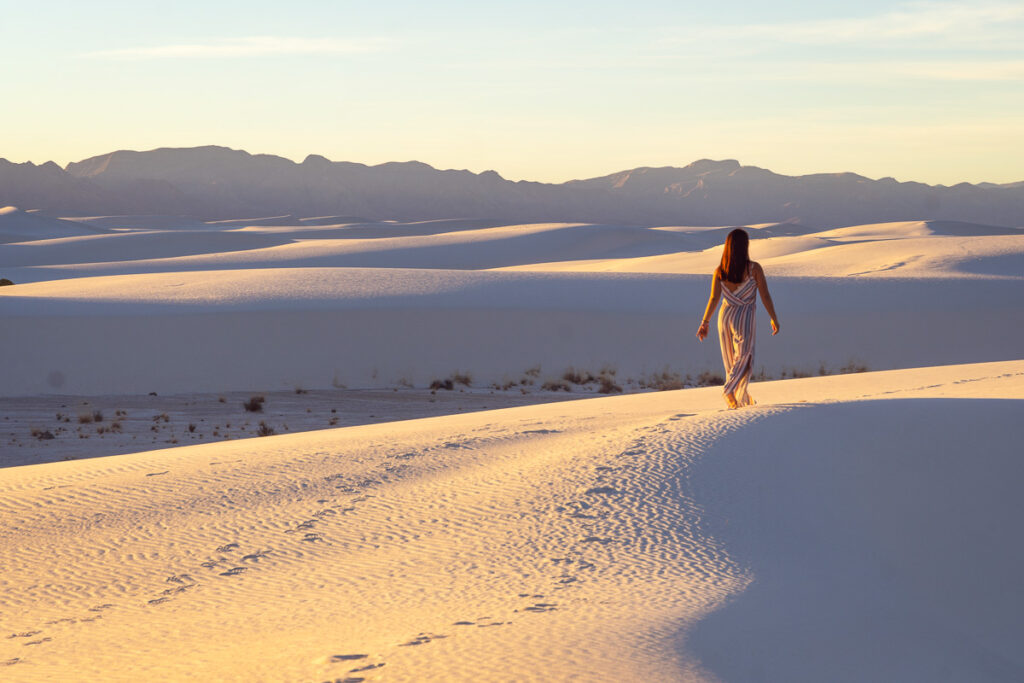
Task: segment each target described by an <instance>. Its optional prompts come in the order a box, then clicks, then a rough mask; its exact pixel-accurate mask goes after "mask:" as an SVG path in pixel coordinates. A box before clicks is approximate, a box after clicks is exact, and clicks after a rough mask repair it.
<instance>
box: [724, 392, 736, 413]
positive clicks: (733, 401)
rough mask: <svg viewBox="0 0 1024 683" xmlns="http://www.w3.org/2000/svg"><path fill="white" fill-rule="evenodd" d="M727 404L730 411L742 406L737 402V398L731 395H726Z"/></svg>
mask: <svg viewBox="0 0 1024 683" xmlns="http://www.w3.org/2000/svg"><path fill="white" fill-rule="evenodd" d="M725 402H726V403H728V404H729V409H730V410H736V409H737V408H739V407H740V404H739V403H737V402H736V397H735V396H733V395H732V394H731V393H729V394H726V395H725Z"/></svg>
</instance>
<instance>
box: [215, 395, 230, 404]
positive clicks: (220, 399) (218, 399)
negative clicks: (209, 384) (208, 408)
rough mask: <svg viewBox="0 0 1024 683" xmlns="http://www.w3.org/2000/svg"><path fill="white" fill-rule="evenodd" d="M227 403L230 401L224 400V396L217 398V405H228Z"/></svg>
mask: <svg viewBox="0 0 1024 683" xmlns="http://www.w3.org/2000/svg"><path fill="white" fill-rule="evenodd" d="M227 402H228V400H227V399H226V398H224V397H223V396H218V397H217V403H227Z"/></svg>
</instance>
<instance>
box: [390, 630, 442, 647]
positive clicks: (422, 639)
mask: <svg viewBox="0 0 1024 683" xmlns="http://www.w3.org/2000/svg"><path fill="white" fill-rule="evenodd" d="M447 637H448V636H447V635H444V634H436V633H421V634H419V635H418V636H416V637H415V638H413V639H412V640H410V641H409V642H407V643H399V644H398V647H412V646H414V645H426V644H427V643H429V642H430V641H432V640H438V639H440V638H447Z"/></svg>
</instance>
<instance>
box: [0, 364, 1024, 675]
mask: <svg viewBox="0 0 1024 683" xmlns="http://www.w3.org/2000/svg"><path fill="white" fill-rule="evenodd" d="M756 388H757V397H758V398H759V399H760V400H761V402H762V404H763V407H758V408H754V409H749V410H744V411H724V410H720V409H719V407H720V404H721V397H720V393H719V390H718V389H716V388H709V389H697V390H686V391H681V392H665V393H658V394H642V395H632V396H622V397H612V398H600V399H590V400H582V401H576V402H570V403H560V404H554V405H550V406H532V407H523V408H514V409H508V410H502V411H488V412H479V413H473V414H469V415H458V416H448V417H438V418H430V419H425V420H413V421H408V422H399V423H391V424H384V425H370V426H363V427H352V428H346V429H337V430H329V431H322V432H313V433H308V434H299V435H287V436H277V437H269V438H265V439H258V440H255V441H253V440H250V441H244V442H227V443H221V444H211V445H203V446H192V447H187V448H179V449H171V450H162V451H153V452H147V453H136V454H131V455H122V456H114V457H109V458H101V459H93V460H87V461H77V462H66V463H55V464H51V465H36V466H29V467H17V468H8V469H5V470H2V471H0V510H2V514H0V538H2V542H0V549H2V561H3V566H4V568H5V571H4V574H3V576H2V577H0V581H2V586H3V589H2V592H0V601H2V603H0V604H2V608H0V613H2V615H3V617H2V618H3V625H4V628H5V629H6V630H7V632H8V635H9V637H6V638H3V639H0V664H2V665H4V675H5V678H8V679H9V680H99V679H103V680H138V679H140V678H158V679H173V680H179V679H186V678H190V677H196V676H200V677H202V678H204V679H207V680H239V681H240V680H281V681H310V680H337V679H342V680H344V679H347V678H348V677H352V678H353V679H354V678H362V679H365V680H390V681H414V680H415V681H423V680H431V681H432V680H438V681H440V680H522V681H531V680H537V681H540V680H544V681H549V680H556V681H560V680H594V681H611V680H658V681H675V680H683V681H685V680H701V681H712V680H728V681H752V680H786V681H821V680H830V681H864V680H899V681H938V680H948V681H962V680H971V681H1010V680H1019V679H1020V678H1021V676H1022V675H1024V656H1022V654H1021V651H1020V648H1019V641H1020V634H1021V626H1020V614H1021V613H1022V610H1024V604H1022V601H1024V594H1022V593H1021V592H1020V591H1019V590H1018V587H1019V586H1018V584H1019V579H1018V577H1017V574H1018V571H1017V568H1018V567H1019V565H1020V563H1021V561H1022V560H1024V551H1022V550H1021V548H1020V544H1018V543H1016V542H1015V541H1014V539H1015V538H1016V536H1017V530H1018V526H1019V523H1020V520H1021V518H1022V512H1024V509H1022V499H1021V497H1020V496H1019V495H1018V492H1017V491H1016V483H1017V482H1018V481H1019V480H1020V477H1021V476H1022V474H1024V471H1022V468H1024V465H1022V462H1021V460H1020V458H1019V447H1018V445H1017V443H1016V441H1017V440H1016V438H1015V437H1014V436H1013V434H1014V430H1013V427H1014V426H1015V424H1016V422H1017V421H1019V416H1020V414H1021V413H1020V403H1021V399H1022V398H1024V362H1022V361H1016V362H1001V363H991V364H982V365H966V366H952V367H942V368H921V369H916V370H899V371H892V372H884V373H866V374H860V375H846V376H837V377H820V378H810V379H804V380H789V381H785V382H770V383H762V384H760V385H758V386H757V387H756Z"/></svg>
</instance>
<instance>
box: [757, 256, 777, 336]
mask: <svg viewBox="0 0 1024 683" xmlns="http://www.w3.org/2000/svg"><path fill="white" fill-rule="evenodd" d="M754 280H755V281H756V282H757V291H758V292H760V293H761V301H762V302H764V307H765V310H767V311H768V315H770V316H771V317H772V334H778V333H779V317H778V316H777V315H775V304H774V303H773V302H772V295H771V294H769V293H768V282H767V281H766V280H765V278H764V270H763V269H762V268H761V264H760V263H754Z"/></svg>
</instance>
